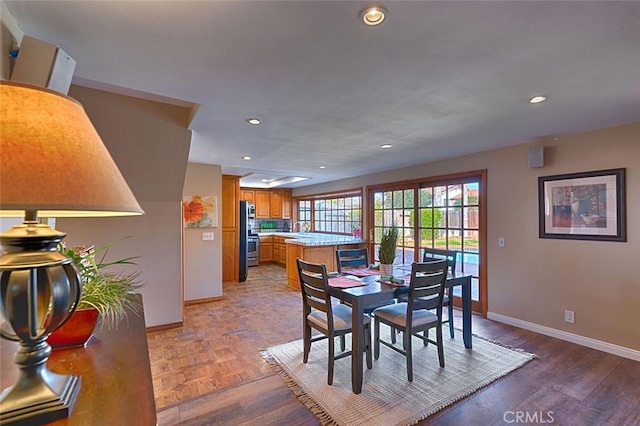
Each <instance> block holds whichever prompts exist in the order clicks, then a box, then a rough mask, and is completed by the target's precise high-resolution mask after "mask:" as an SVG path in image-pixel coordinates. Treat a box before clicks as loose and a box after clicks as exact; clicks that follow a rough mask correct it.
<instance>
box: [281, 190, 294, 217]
mask: <svg viewBox="0 0 640 426" xmlns="http://www.w3.org/2000/svg"><path fill="white" fill-rule="evenodd" d="M292 210H293V200H292V197H291V191H282V218H283V219H291V211H292Z"/></svg>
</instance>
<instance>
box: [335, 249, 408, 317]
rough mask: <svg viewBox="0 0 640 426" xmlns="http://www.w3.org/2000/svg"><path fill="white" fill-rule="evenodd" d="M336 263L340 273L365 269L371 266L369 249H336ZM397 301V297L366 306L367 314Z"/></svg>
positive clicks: (365, 311)
mask: <svg viewBox="0 0 640 426" xmlns="http://www.w3.org/2000/svg"><path fill="white" fill-rule="evenodd" d="M336 265H338V273H339V274H342V273H343V272H344V271H349V269H365V268H368V267H369V251H368V250H367V249H366V248H359V249H345V250H336ZM392 303H396V301H395V299H389V300H383V301H381V302H378V303H375V304H373V305H367V306H365V307H364V313H365V314H371V313H372V312H373V311H374V310H375V309H376V308H379V307H380V306H386V305H390V304H392Z"/></svg>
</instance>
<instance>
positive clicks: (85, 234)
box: [56, 85, 191, 326]
mask: <svg viewBox="0 0 640 426" xmlns="http://www.w3.org/2000/svg"><path fill="white" fill-rule="evenodd" d="M69 95H70V96H71V97H73V98H75V99H77V100H78V101H80V102H81V103H82V104H83V105H84V107H85V110H86V111H87V114H88V115H89V118H90V119H91V121H92V122H93V124H94V126H95V127H96V129H97V131H98V133H99V134H100V136H101V137H102V140H103V141H104V143H105V145H106V146H107V148H108V149H109V152H110V153H111V156H112V157H113V159H114V160H115V162H116V164H117V165H118V167H119V168H120V171H121V172H122V175H123V176H124V178H125V179H126V181H127V183H128V184H129V186H130V188H131V190H132V191H133V193H134V195H135V196H136V198H137V199H138V202H139V203H140V205H141V206H142V208H143V209H144V211H145V214H144V215H143V216H139V217H123V218H104V219H69V218H67V219H62V218H61V219H58V223H57V225H56V228H57V229H59V230H61V231H63V232H66V233H67V234H68V236H67V238H66V241H67V243H68V244H70V245H89V244H95V245H96V246H100V245H104V244H106V243H108V242H111V241H114V240H117V239H120V238H122V237H126V236H130V238H128V239H126V240H125V241H123V242H122V243H120V244H118V245H117V246H115V247H113V249H111V252H110V257H111V256H113V258H114V259H115V258H120V257H123V256H140V259H139V260H137V264H138V267H137V269H139V270H140V271H142V276H141V278H142V279H143V280H144V281H145V282H146V286H145V287H144V288H143V289H142V291H141V292H142V294H143V299H144V304H145V320H146V324H147V326H156V325H163V324H172V323H177V322H181V321H182V307H183V293H182V292H183V290H182V265H181V262H182V260H181V259H182V256H181V247H182V242H181V236H182V204H181V201H182V188H183V186H184V177H185V173H186V168H187V159H188V155H189V146H190V141H191V131H190V130H188V129H186V128H185V127H184V124H183V123H185V122H186V120H185V117H186V116H188V113H189V111H188V109H187V108H183V107H177V106H173V105H168V104H162V103H158V102H152V101H147V100H141V99H136V98H132V97H128V96H123V95H117V94H113V93H108V92H104V91H100V90H94V89H89V88H85V87H79V86H75V85H72V86H71V90H70V91H69ZM87 161H91V159H87ZM69 173H73V170H69Z"/></svg>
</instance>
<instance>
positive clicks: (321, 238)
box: [258, 232, 367, 246]
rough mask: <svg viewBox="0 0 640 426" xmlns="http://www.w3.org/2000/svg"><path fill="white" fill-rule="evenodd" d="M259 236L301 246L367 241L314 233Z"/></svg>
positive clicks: (274, 233) (265, 234)
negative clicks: (274, 237) (282, 238)
mask: <svg viewBox="0 0 640 426" xmlns="http://www.w3.org/2000/svg"><path fill="white" fill-rule="evenodd" d="M258 235H259V236H261V237H267V236H269V235H274V236H276V237H285V238H286V240H285V243H286V244H296V245H301V246H332V245H336V244H361V243H366V242H367V241H366V240H364V239H362V238H356V237H352V236H350V235H343V234H322V233H315V232H259V233H258Z"/></svg>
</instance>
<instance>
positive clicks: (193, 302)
mask: <svg viewBox="0 0 640 426" xmlns="http://www.w3.org/2000/svg"><path fill="white" fill-rule="evenodd" d="M223 297H224V296H216V297H205V298H203V299H191V300H185V301H184V306H189V305H198V304H200V303H207V302H215V301H216V300H222V298H223Z"/></svg>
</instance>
